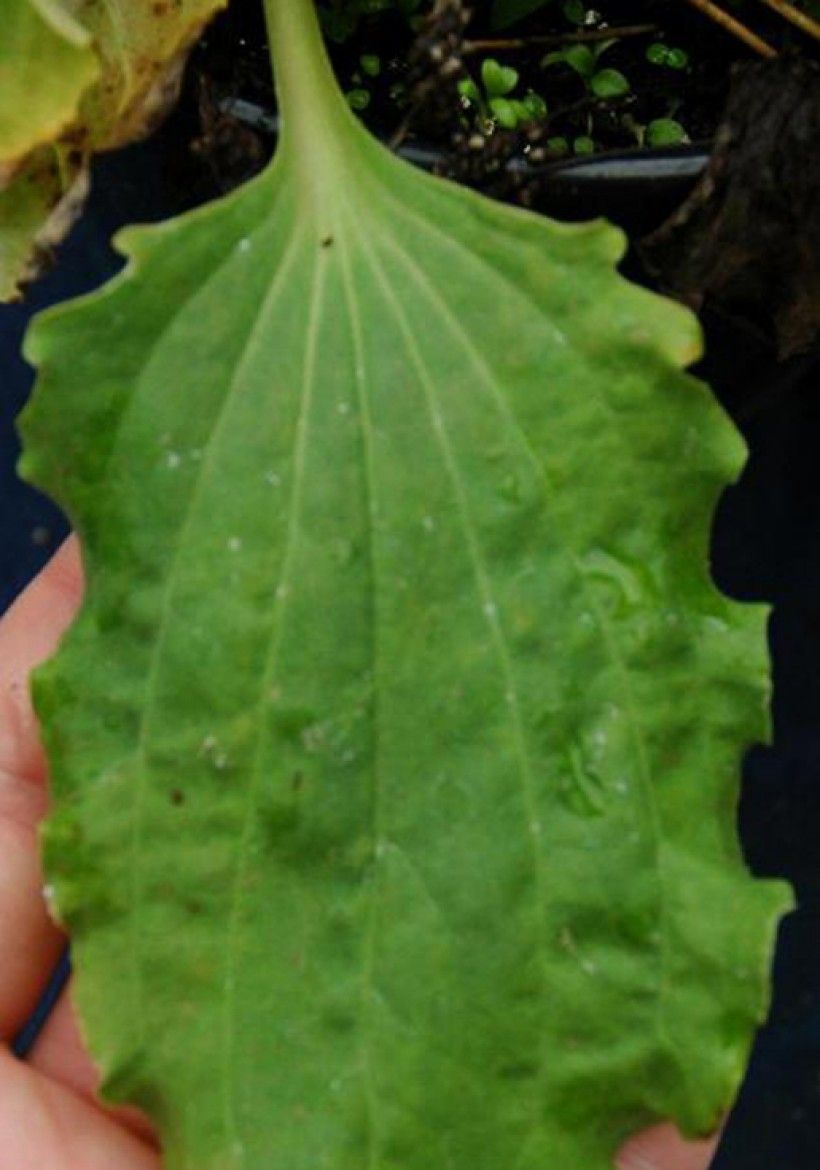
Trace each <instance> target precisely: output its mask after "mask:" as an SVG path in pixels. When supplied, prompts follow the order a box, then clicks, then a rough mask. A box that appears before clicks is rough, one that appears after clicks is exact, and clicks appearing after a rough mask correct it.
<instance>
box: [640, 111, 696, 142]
mask: <svg viewBox="0 0 820 1170" xmlns="http://www.w3.org/2000/svg"><path fill="white" fill-rule="evenodd" d="M644 141H645V143H646V145H647V146H652V147H658V146H680V145H681V144H682V143H684V142H688V141H689V136H688V135H687V133H686V130H685V129H684V127H683V126H681V124H680V122H676V121H675V119H674V118H656V119H655V120H654V122H650V123H649V125H648V126H647V127H646V136H645V138H644Z"/></svg>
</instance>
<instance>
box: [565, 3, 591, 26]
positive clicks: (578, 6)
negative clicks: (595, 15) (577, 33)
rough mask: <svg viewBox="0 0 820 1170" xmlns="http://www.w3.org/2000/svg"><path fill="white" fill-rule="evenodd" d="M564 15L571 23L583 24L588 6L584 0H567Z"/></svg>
mask: <svg viewBox="0 0 820 1170" xmlns="http://www.w3.org/2000/svg"><path fill="white" fill-rule="evenodd" d="M563 11H564V16H565V17H566V18H567V20H568V21H569V22H570V24H577V25H583V24H585V23H586V19H587V6H586V4H584V2H583V0H565V3H564V9H563Z"/></svg>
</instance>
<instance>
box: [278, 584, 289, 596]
mask: <svg viewBox="0 0 820 1170" xmlns="http://www.w3.org/2000/svg"><path fill="white" fill-rule="evenodd" d="M287 595H288V587H287V585H277V586H276V596H277V597H279V598H280V599H281V598H283V597H287Z"/></svg>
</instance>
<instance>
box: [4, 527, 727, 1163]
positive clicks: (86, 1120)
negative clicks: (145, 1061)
mask: <svg viewBox="0 0 820 1170" xmlns="http://www.w3.org/2000/svg"><path fill="white" fill-rule="evenodd" d="M82 587H83V586H82V569H81V565H80V555H79V551H78V547H77V543H76V541H75V540H74V539H73V538H72V539H71V540H69V541H67V542H66V544H65V545H64V546H63V547H62V548H61V549H60V551H59V552H58V553H57V555H56V556H55V557H54V558H53V559H52V561H51V562H50V563H49V565H48V566H47V567H46V568H45V569H44V571H43V572H42V573H41V574H40V576H39V577H38V578H37V579H36V580H35V581H34V582H33V584H32V585H30V586H29V588H28V589H27V590H26V591H25V593H24V594H23V595H22V596H21V597H20V598H19V600H18V601H16V602H15V604H14V605H13V606H12V607H11V609H10V610H9V611H8V613H7V614H6V615H5V617H4V618H3V619H2V621H0V955H2V961H0V1042H2V1043H0V1170H159V1167H160V1162H159V1156H158V1154H157V1152H156V1146H155V1143H154V1141H153V1139H152V1134H151V1129H150V1126H149V1125H148V1124H147V1122H146V1121H145V1120H144V1118H142V1117H141V1116H140V1115H139V1114H137V1113H136V1112H135V1111H133V1110H129V1109H106V1108H104V1107H103V1106H102V1105H100V1104H99V1102H98V1101H97V1100H96V1088H97V1083H98V1077H97V1074H96V1072H95V1069H94V1066H93V1064H92V1062H91V1059H90V1057H89V1056H88V1054H87V1052H86V1051H85V1048H84V1045H83V1043H82V1040H81V1037H80V1033H79V1030H78V1028H77V1025H76V1023H75V1020H74V1017H73V1015H72V1012H71V1007H70V1000H69V998H68V997H66V996H64V997H63V998H62V999H61V1000H60V1002H59V1003H58V1005H57V1007H56V1008H55V1010H54V1012H53V1013H52V1014H51V1016H50V1017H49V1020H48V1022H47V1024H46V1026H45V1028H44V1030H43V1033H42V1034H41V1036H40V1038H39V1040H38V1041H37V1044H36V1045H35V1047H34V1050H33V1052H32V1053H31V1056H30V1058H29V1059H28V1060H26V1062H25V1063H23V1062H22V1061H19V1060H17V1059H16V1058H15V1057H14V1056H13V1055H12V1054H11V1051H10V1049H9V1047H8V1045H9V1043H10V1041H11V1040H12V1038H13V1037H14V1035H15V1034H16V1033H17V1031H18V1030H19V1028H20V1027H21V1026H22V1025H23V1024H24V1022H25V1021H26V1019H27V1018H28V1016H29V1014H30V1013H31V1011H32V1009H33V1008H34V1006H35V1003H36V1000H37V997H38V995H39V992H40V990H41V989H42V987H43V985H44V983H45V981H46V980H47V978H48V975H49V973H50V971H51V970H52V969H53V967H54V965H55V964H56V962H57V959H58V957H59V954H60V951H61V948H62V946H63V938H62V936H61V934H60V931H59V930H58V929H57V927H56V926H55V925H54V924H53V922H52V921H51V919H50V918H49V916H48V913H47V910H46V905H45V902H44V899H43V894H42V886H43V878H42V874H41V870H40V863H39V857H38V851H37V841H36V833H37V825H38V822H39V821H40V819H41V817H42V816H43V813H44V811H45V807H46V763H45V758H44V756H43V753H42V749H41V748H40V746H39V739H38V734H37V724H36V721H35V718H34V714H33V712H32V709H31V705H30V702H29V698H28V684H27V679H28V675H29V672H30V671H31V669H32V667H33V666H35V665H36V664H37V663H39V662H41V661H42V660H43V659H45V658H47V657H48V656H49V655H50V654H51V653H52V652H53V650H54V649H55V647H56V645H57V642H58V641H59V639H60V636H61V635H62V633H63V631H64V630H65V629H66V627H67V626H68V625H69V624H70V622H71V619H72V618H73V616H74V614H75V612H76V610H77V607H78V605H79V602H80V597H81V595H82ZM713 1151H714V1147H713V1143H710V1142H695V1143H685V1142H683V1141H682V1140H681V1139H680V1137H679V1136H678V1135H677V1133H676V1131H675V1130H674V1129H673V1128H672V1127H671V1126H658V1127H656V1128H655V1129H653V1130H650V1131H648V1132H647V1133H645V1134H642V1135H640V1136H639V1137H638V1138H635V1139H633V1141H631V1142H629V1143H627V1145H626V1146H625V1147H624V1149H623V1150H622V1151H621V1153H620V1155H619V1157H618V1161H617V1166H618V1168H619V1170H706V1167H707V1166H708V1164H709V1160H710V1157H711V1155H712V1153H713Z"/></svg>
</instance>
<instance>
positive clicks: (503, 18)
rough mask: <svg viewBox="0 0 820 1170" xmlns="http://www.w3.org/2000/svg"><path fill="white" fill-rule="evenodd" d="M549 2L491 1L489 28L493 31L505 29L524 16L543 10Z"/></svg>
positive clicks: (524, 0)
mask: <svg viewBox="0 0 820 1170" xmlns="http://www.w3.org/2000/svg"><path fill="white" fill-rule="evenodd" d="M549 2H550V0H493V6H492V13H491V16H490V26H491V28H494V29H501V28H507V27H508V26H509V25H511V24H515V23H516V21H518V20H523V19H524V17H525V16H530V15H532V13H533V12H537V11H538V9H539V8H543V7H544V6H545V5H546V4H548V3H549Z"/></svg>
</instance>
